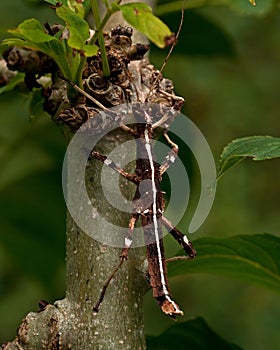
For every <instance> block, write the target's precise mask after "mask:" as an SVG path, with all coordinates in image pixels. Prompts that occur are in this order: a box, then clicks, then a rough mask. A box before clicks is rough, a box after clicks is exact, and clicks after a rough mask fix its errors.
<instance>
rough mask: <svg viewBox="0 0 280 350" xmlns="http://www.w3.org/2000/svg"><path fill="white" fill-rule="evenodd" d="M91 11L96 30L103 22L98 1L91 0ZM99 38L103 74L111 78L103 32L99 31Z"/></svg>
mask: <svg viewBox="0 0 280 350" xmlns="http://www.w3.org/2000/svg"><path fill="white" fill-rule="evenodd" d="M91 9H92V14H93V17H94V20H95V24H96V28H99V27H100V24H101V20H100V14H99V8H98V4H97V0H91ZM97 38H98V43H99V48H100V53H101V58H102V65H103V74H104V76H105V77H109V76H110V68H109V63H108V59H107V55H106V49H105V42H104V37H103V33H102V31H98V33H97Z"/></svg>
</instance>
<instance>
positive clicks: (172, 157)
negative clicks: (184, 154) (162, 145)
mask: <svg viewBox="0 0 280 350" xmlns="http://www.w3.org/2000/svg"><path fill="white" fill-rule="evenodd" d="M163 136H164V137H165V139H166V141H167V142H168V143H169V144H170V145H171V146H172V149H171V150H170V152H169V153H168V155H167V156H166V157H165V159H164V161H163V162H162V164H161V166H160V169H159V170H160V175H162V174H163V173H164V172H165V171H166V170H167V169H168V168H169V167H170V165H171V164H172V163H174V162H175V160H176V158H177V155H178V151H179V147H178V145H177V144H176V143H175V142H173V141H172V140H171V139H170V138H169V136H168V135H167V132H165V133H164V134H163Z"/></svg>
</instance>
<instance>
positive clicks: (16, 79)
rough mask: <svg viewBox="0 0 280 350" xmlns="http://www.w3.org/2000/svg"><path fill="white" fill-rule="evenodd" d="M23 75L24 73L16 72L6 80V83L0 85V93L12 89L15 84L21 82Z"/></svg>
mask: <svg viewBox="0 0 280 350" xmlns="http://www.w3.org/2000/svg"><path fill="white" fill-rule="evenodd" d="M24 77H25V74H24V73H17V74H16V75H15V76H14V77H12V79H11V80H10V81H9V82H8V84H6V85H4V86H1V87H0V95H1V94H3V93H5V92H8V91H11V90H14V88H15V87H16V86H17V85H19V84H21V83H23V81H24Z"/></svg>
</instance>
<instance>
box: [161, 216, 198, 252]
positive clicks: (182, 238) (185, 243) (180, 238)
mask: <svg viewBox="0 0 280 350" xmlns="http://www.w3.org/2000/svg"><path fill="white" fill-rule="evenodd" d="M162 224H163V226H164V227H165V228H166V229H167V231H168V232H169V233H171V235H172V236H173V237H174V238H175V239H176V241H177V242H178V243H179V244H180V245H181V246H182V247H183V248H184V250H185V252H186V253H187V254H188V255H189V257H190V258H192V259H193V258H194V257H195V256H196V250H195V249H194V248H193V245H192V243H191V242H190V241H189V240H188V238H187V236H186V235H184V234H183V233H182V232H181V231H179V230H178V229H177V228H176V227H175V226H174V225H173V224H172V223H171V222H170V221H169V220H167V219H166V218H165V217H164V216H163V217H162Z"/></svg>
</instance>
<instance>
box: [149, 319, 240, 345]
mask: <svg viewBox="0 0 280 350" xmlns="http://www.w3.org/2000/svg"><path fill="white" fill-rule="evenodd" d="M147 348H148V349H149V350H171V349H172V350H173V349H176V350H185V349H191V350H206V349H215V350H241V348H240V347H239V346H237V345H234V344H231V343H229V342H227V341H225V340H224V339H223V338H221V337H220V336H219V335H218V334H217V333H215V332H214V331H213V330H212V329H211V328H210V327H209V326H208V325H207V324H206V322H205V321H204V320H203V319H202V318H200V317H198V318H196V319H194V320H190V321H187V322H182V323H179V324H176V325H174V326H171V327H170V328H168V329H167V330H166V331H164V332H163V333H162V334H160V335H159V336H157V337H151V336H148V337H147Z"/></svg>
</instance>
